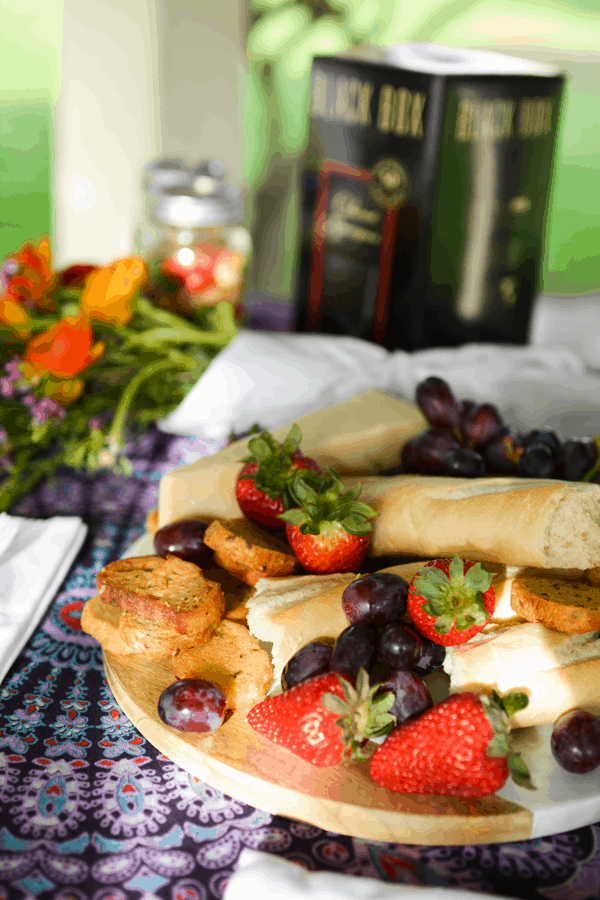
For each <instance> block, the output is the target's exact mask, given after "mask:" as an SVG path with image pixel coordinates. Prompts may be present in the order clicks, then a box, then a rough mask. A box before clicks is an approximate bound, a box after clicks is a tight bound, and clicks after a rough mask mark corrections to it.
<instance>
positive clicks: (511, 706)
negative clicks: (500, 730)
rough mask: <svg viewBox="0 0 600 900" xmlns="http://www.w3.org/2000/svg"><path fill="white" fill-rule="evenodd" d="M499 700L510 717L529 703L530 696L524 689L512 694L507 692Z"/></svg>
mask: <svg viewBox="0 0 600 900" xmlns="http://www.w3.org/2000/svg"><path fill="white" fill-rule="evenodd" d="M499 700H500V704H501V706H502V707H503V709H504V712H505V713H506V715H507V716H508V717H509V718H510V716H514V714H515V713H517V712H519V710H521V709H525V707H526V706H528V705H529V697H528V696H527V694H525V693H523V691H512V692H511V693H510V694H506V696H505V697H502V698H501V699H500V698H499Z"/></svg>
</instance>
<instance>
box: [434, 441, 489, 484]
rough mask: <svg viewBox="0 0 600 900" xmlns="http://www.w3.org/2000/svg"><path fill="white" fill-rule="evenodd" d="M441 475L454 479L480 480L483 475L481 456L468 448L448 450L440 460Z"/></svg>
mask: <svg viewBox="0 0 600 900" xmlns="http://www.w3.org/2000/svg"><path fill="white" fill-rule="evenodd" d="M442 463H443V467H442V475H451V476H453V477H454V478H482V477H483V475H485V462H484V461H483V456H481V454H480V453H477V451H476V450H469V448H468V447H459V448H458V449H457V450H449V451H448V453H445V454H444V457H443V459H442Z"/></svg>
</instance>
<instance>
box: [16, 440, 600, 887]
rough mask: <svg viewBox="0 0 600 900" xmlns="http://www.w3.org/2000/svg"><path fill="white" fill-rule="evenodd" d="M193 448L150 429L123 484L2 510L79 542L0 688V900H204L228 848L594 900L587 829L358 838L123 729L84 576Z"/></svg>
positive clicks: (595, 880)
mask: <svg viewBox="0 0 600 900" xmlns="http://www.w3.org/2000/svg"><path fill="white" fill-rule="evenodd" d="M197 449H198V448H197V447H194V446H192V441H191V440H190V439H184V438H173V437H170V436H167V435H164V434H161V433H159V432H158V431H156V430H155V429H154V428H150V429H149V430H148V431H147V432H146V433H145V434H144V435H143V437H142V438H141V440H140V441H139V442H138V445H137V448H136V449H135V451H134V454H133V462H134V467H135V471H134V474H133V476H132V477H128V478H126V477H123V476H115V475H112V474H110V473H105V474H102V475H99V476H97V477H95V478H89V479H88V478H84V477H83V476H82V477H79V476H77V475H76V474H74V473H73V472H72V471H68V470H64V471H63V472H61V473H60V475H59V477H57V478H55V479H53V480H51V481H49V482H47V483H45V484H43V485H40V486H39V487H38V488H37V489H36V490H35V491H34V492H33V493H32V494H31V495H30V496H28V497H27V498H25V499H24V500H22V501H21V502H20V503H18V504H17V505H15V506H14V507H13V509H11V510H10V512H11V513H14V514H18V515H26V516H35V517H42V518H43V517H47V516H53V515H61V514H63V515H74V514H75V515H80V516H82V517H83V519H84V521H85V522H86V523H87V524H88V526H89V533H88V537H87V539H86V542H85V544H84V546H83V548H82V550H81V552H80V554H79V556H78V558H77V560H76V563H75V565H74V566H73V567H72V570H71V572H70V573H69V575H68V577H67V578H66V580H65V582H64V584H63V585H62V587H61V589H60V591H59V593H58V595H57V597H56V599H55V601H54V602H53V604H52V605H51V607H50V609H49V612H48V614H47V615H46V616H45V618H44V619H43V620H42V622H41V623H40V626H39V627H38V629H37V630H36V632H35V633H34V635H33V637H32V639H31V640H30V642H29V644H28V645H27V647H26V649H25V651H24V652H23V653H22V655H21V656H20V657H19V659H18V660H17V662H16V663H15V665H14V666H13V668H12V670H11V672H10V673H9V675H8V676H7V678H6V680H5V681H4V683H3V684H2V686H1V688H0V900H22V898H27V900H30V898H39V900H109V898H110V900H153V898H160V900H213V898H215V900H216V898H221V897H222V896H223V891H224V888H225V885H226V883H227V879H228V877H229V876H230V874H231V872H232V871H233V870H234V869H235V866H236V860H237V858H238V856H239V853H240V852H241V850H242V848H243V847H251V848H254V849H262V850H265V851H268V852H270V853H276V854H281V855H282V856H283V857H285V858H286V859H291V860H295V861H296V862H298V863H299V864H301V865H303V866H305V867H307V868H308V869H311V870H329V871H342V872H345V873H352V874H355V875H358V876H360V875H366V876H369V877H374V878H380V879H383V880H385V881H392V882H406V883H409V884H415V885H434V884H435V885H444V886H448V887H452V886H456V887H461V888H465V889H470V890H473V891H481V892H486V893H489V894H491V895H493V894H499V895H504V896H507V897H515V898H517V897H518V898H533V897H539V898H548V900H592V898H597V897H599V896H600V850H599V848H598V838H599V837H600V824H599V825H598V826H595V825H594V826H590V827H585V828H579V829H576V830H574V831H571V832H569V833H567V834H559V835H555V836H553V837H546V838H542V839H539V840H531V841H521V842H516V843H507V844H488V845H480V846H473V847H428V846H412V845H406V844H384V843H366V842H364V841H359V840H355V839H352V838H349V837H345V836H341V835H338V834H333V833H330V832H325V831H322V830H321V829H319V828H314V827H312V826H309V825H304V824H301V823H298V822H293V821H290V820H288V819H285V818H283V817H281V816H272V815H270V814H268V813H266V812H262V811H261V810H257V809H253V808H251V807H249V806H247V805H245V804H243V803H240V802H238V801H237V800H236V799H235V798H232V797H228V796H225V795H223V794H221V793H219V792H218V791H216V790H213V789H212V788H210V787H208V786H207V785H205V784H202V783H199V782H197V781H196V780H195V779H193V778H190V776H188V775H187V774H186V773H185V772H184V771H183V770H181V769H180V768H178V767H177V766H176V765H174V764H173V763H172V762H170V761H169V759H167V758H166V757H165V756H163V755H162V754H160V753H158V752H157V751H156V750H155V749H154V747H152V746H151V745H150V744H149V743H148V742H147V741H146V740H145V739H144V738H143V737H142V736H141V735H140V734H139V733H138V732H137V731H136V729H135V728H134V726H133V725H132V724H131V722H130V721H129V720H128V719H127V717H126V716H125V715H124V714H123V713H122V711H121V710H120V708H119V707H118V705H117V704H116V702H115V701H114V699H113V697H112V695H111V693H110V690H109V689H108V686H107V683H106V680H105V677H104V673H103V669H102V663H101V657H100V649H99V646H98V644H97V643H96V642H95V641H94V640H92V639H91V638H89V637H88V636H87V635H85V634H83V633H82V631H81V629H80V625H79V617H80V612H81V608H82V605H83V604H84V602H85V601H86V600H87V599H88V598H89V597H91V596H93V595H94V593H95V575H96V573H97V572H98V570H99V569H100V567H101V566H103V565H104V564H105V563H107V562H110V561H111V560H113V559H118V558H119V557H120V556H121V555H122V553H123V552H124V550H125V549H126V548H127V547H128V546H129V545H130V544H131V543H132V542H133V541H134V540H135V539H136V538H138V537H139V536H140V535H141V534H142V533H143V530H144V519H145V516H146V514H147V512H148V511H149V510H150V509H152V508H154V507H155V506H156V502H157V490H158V481H159V479H160V476H161V474H162V473H163V472H165V471H168V470H170V469H172V468H173V467H174V466H176V465H178V464H180V463H181V462H185V461H187V459H188V456H189V453H190V452H193V451H194V450H197ZM200 449H201V448H200Z"/></svg>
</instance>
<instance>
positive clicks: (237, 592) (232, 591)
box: [202, 562, 255, 625]
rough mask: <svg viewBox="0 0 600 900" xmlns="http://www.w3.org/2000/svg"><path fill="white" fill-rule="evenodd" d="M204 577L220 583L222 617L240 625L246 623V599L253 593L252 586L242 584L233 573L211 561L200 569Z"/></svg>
mask: <svg viewBox="0 0 600 900" xmlns="http://www.w3.org/2000/svg"><path fill="white" fill-rule="evenodd" d="M202 572H203V574H204V577H205V578H208V580H209V581H214V582H215V584H220V585H221V590H222V591H223V596H224V597H225V612H224V613H223V618H224V619H230V620H231V621H232V622H240V623H241V624H242V625H246V624H247V616H248V607H247V606H246V601H247V600H249V599H250V597H252V596H253V594H254V590H255V589H254V588H253V587H250V585H249V584H244V582H243V581H240V579H239V578H236V577H235V575H232V574H231V573H230V572H228V571H227V570H226V569H224V568H223V567H222V566H218V565H216V564H215V563H214V562H212V563H211V564H210V565H208V566H205V567H204V568H203V569H202Z"/></svg>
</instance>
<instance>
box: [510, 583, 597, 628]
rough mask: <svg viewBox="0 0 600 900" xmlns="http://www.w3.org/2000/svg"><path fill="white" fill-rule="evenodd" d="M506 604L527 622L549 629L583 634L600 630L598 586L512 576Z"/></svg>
mask: <svg viewBox="0 0 600 900" xmlns="http://www.w3.org/2000/svg"><path fill="white" fill-rule="evenodd" d="M510 605H511V607H512V609H513V610H514V611H515V612H516V613H517V615H519V616H522V617H523V618H524V619H527V621H528V622H539V623H540V624H542V625H545V626H546V628H549V629H550V630H551V631H561V632H566V633H568V634H585V633H586V632H588V631H597V630H599V629H600V585H591V584H588V583H587V582H586V581H583V580H580V581H573V580H570V579H569V580H566V579H565V580H562V579H560V578H550V577H547V576H543V575H541V576H537V577H532V578H515V580H514V581H513V583H512V587H511V594H510Z"/></svg>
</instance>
